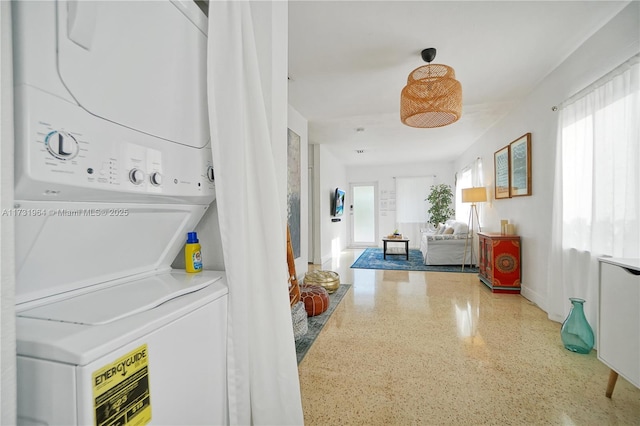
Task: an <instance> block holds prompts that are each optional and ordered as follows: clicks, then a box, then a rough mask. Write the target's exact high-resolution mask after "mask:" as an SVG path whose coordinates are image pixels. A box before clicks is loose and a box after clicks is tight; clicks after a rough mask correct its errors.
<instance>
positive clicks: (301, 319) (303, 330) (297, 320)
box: [291, 302, 309, 340]
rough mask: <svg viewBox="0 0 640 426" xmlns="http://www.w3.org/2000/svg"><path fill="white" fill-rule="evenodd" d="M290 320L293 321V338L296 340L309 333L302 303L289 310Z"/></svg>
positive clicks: (305, 312) (305, 311)
mask: <svg viewBox="0 0 640 426" xmlns="http://www.w3.org/2000/svg"><path fill="white" fill-rule="evenodd" d="M291 319H292V320H293V337H294V338H295V339H296V340H298V339H300V338H301V337H302V336H304V335H305V334H307V331H309V322H308V320H307V310H306V309H305V308H304V303H303V302H298V303H296V304H295V305H293V308H292V309H291Z"/></svg>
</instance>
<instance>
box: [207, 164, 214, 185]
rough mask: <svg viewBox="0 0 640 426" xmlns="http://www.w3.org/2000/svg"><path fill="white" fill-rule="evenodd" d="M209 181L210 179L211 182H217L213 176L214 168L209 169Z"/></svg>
mask: <svg viewBox="0 0 640 426" xmlns="http://www.w3.org/2000/svg"><path fill="white" fill-rule="evenodd" d="M207 179H209V182H214V181H215V180H216V179H215V176H214V175H213V166H209V167H207Z"/></svg>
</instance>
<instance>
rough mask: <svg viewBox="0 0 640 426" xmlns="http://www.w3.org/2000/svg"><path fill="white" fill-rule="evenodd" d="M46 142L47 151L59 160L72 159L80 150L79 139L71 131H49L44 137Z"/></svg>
mask: <svg viewBox="0 0 640 426" xmlns="http://www.w3.org/2000/svg"><path fill="white" fill-rule="evenodd" d="M44 144H45V145H46V147H47V151H49V153H50V154H51V155H53V156H54V157H56V158H57V159H59V160H71V159H72V158H74V157H75V156H76V155H78V152H79V151H80V146H79V145H78V141H77V140H76V139H75V138H74V137H73V136H71V135H70V134H69V133H67V132H63V131H61V130H54V131H53V132H51V133H49V134H48V135H47V136H46V137H45V139H44Z"/></svg>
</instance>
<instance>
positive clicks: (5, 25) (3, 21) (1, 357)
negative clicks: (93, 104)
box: [0, 1, 16, 425]
mask: <svg viewBox="0 0 640 426" xmlns="http://www.w3.org/2000/svg"><path fill="white" fill-rule="evenodd" d="M0 40H1V44H0V77H1V80H0V94H1V95H2V96H0V99H2V103H1V104H0V164H1V166H0V208H1V209H2V210H4V209H10V208H12V207H13V72H12V60H11V58H12V53H11V52H12V48H11V4H10V3H9V2H4V1H3V2H0ZM14 243H15V241H14V230H13V217H12V216H4V215H2V217H1V220H0V315H1V317H0V377H1V380H0V383H1V384H0V424H3V425H10V424H15V422H16V328H15V303H16V302H15V267H14V263H15V260H14V258H15V253H14Z"/></svg>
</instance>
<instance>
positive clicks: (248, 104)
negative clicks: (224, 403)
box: [207, 1, 303, 425]
mask: <svg viewBox="0 0 640 426" xmlns="http://www.w3.org/2000/svg"><path fill="white" fill-rule="evenodd" d="M207 68H208V71H207V72H208V75H207V82H208V99H209V119H210V124H211V144H212V151H213V165H214V170H215V179H216V195H217V198H216V199H217V204H218V216H219V223H220V234H221V238H222V247H223V251H224V263H225V268H226V274H227V280H228V284H229V337H228V356H227V365H228V374H227V377H228V395H229V422H230V424H232V425H248V424H264V425H273V424H279V425H285V424H302V423H303V416H302V404H301V399H300V389H299V380H298V369H297V362H296V354H295V344H294V338H293V327H292V321H291V310H290V305H289V292H288V284H287V269H286V265H287V264H286V240H285V215H284V213H283V209H284V206H280V205H278V203H277V202H275V201H274V200H278V199H279V198H278V186H277V178H276V165H275V161H274V157H273V152H272V147H271V138H270V131H269V126H268V122H267V113H266V110H265V100H264V96H263V90H262V87H261V82H260V73H259V66H258V59H257V52H256V45H255V35H254V30H253V22H252V18H251V9H250V5H249V3H248V2H226V1H220V2H218V1H214V2H210V3H209V33H208V56H207ZM284 113H286V111H285V112H284ZM285 142H286V134H285V135H283V143H285Z"/></svg>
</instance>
